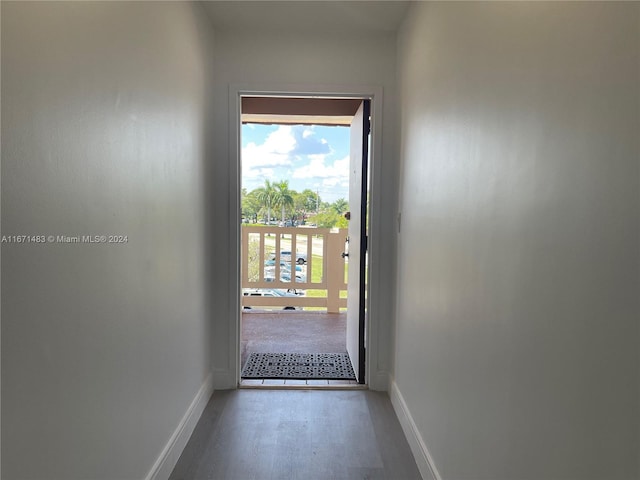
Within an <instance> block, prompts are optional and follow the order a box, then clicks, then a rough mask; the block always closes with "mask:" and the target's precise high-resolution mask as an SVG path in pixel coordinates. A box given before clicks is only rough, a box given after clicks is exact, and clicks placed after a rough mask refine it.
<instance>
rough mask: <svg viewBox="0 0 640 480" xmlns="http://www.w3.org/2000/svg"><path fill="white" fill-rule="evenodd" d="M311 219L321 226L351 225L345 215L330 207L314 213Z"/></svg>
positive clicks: (339, 226) (345, 226)
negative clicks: (324, 210)
mask: <svg viewBox="0 0 640 480" xmlns="http://www.w3.org/2000/svg"><path fill="white" fill-rule="evenodd" d="M309 220H310V221H311V222H312V223H315V224H316V225H317V226H318V227H320V228H334V227H336V228H347V227H348V226H349V224H348V222H347V219H346V218H344V216H342V215H340V214H338V213H337V212H335V211H333V210H330V209H329V210H327V211H326V212H322V213H318V214H317V215H313V216H312V217H311V218H309Z"/></svg>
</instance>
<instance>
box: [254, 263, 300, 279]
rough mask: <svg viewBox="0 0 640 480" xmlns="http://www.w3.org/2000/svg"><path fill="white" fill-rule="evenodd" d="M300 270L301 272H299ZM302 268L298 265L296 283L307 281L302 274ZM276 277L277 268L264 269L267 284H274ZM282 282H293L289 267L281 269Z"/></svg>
mask: <svg viewBox="0 0 640 480" xmlns="http://www.w3.org/2000/svg"><path fill="white" fill-rule="evenodd" d="M298 269H300V270H298ZM301 270H302V268H301V267H300V266H299V265H296V282H298V283H304V282H306V281H307V276H306V275H305V274H304V273H302V272H301ZM275 277H276V267H265V269H264V281H265V282H273V279H274V278H275ZM280 280H281V281H283V282H290V281H291V269H290V268H288V267H281V268H280Z"/></svg>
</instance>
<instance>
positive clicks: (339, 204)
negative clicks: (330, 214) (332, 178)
mask: <svg viewBox="0 0 640 480" xmlns="http://www.w3.org/2000/svg"><path fill="white" fill-rule="evenodd" d="M331 209H333V210H334V211H335V212H336V213H337V214H340V215H342V214H343V213H344V212H346V211H347V210H349V203H348V202H347V201H346V200H345V199H344V198H339V199H338V200H336V201H335V202H333V203H332V204H331Z"/></svg>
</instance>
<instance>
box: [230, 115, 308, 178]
mask: <svg viewBox="0 0 640 480" xmlns="http://www.w3.org/2000/svg"><path fill="white" fill-rule="evenodd" d="M295 147H296V139H295V137H294V136H293V132H292V129H291V127H290V126H288V125H281V126H279V127H278V129H277V130H276V131H274V132H271V133H270V134H269V136H268V137H267V138H266V140H265V142H264V143H263V144H262V145H256V144H255V143H253V142H252V143H249V144H248V145H247V146H245V147H243V148H242V169H243V174H245V175H253V176H255V174H254V172H253V170H254V169H257V168H259V167H275V166H278V165H291V164H292V162H291V158H290V154H291V152H292V151H293V150H294V149H295Z"/></svg>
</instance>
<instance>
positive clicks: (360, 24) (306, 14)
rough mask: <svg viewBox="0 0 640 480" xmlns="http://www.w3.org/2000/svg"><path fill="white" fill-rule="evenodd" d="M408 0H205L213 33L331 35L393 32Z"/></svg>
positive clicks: (400, 19) (403, 13)
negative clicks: (227, 31)
mask: <svg viewBox="0 0 640 480" xmlns="http://www.w3.org/2000/svg"><path fill="white" fill-rule="evenodd" d="M409 3H410V2H407V1H400V0H398V1H355V0H352V1H332V0H324V1H270V0H262V1H238V0H235V1H218V0H209V1H204V2H203V4H204V6H205V8H206V10H207V12H208V14H209V16H210V18H211V21H212V23H213V27H214V28H215V29H216V30H234V31H252V32H283V33H291V32H302V33H330V34H354V33H355V34H361V33H392V32H395V31H397V30H398V28H399V26H400V24H401V22H402V19H403V18H404V15H405V13H406V10H407V7H408V5H409Z"/></svg>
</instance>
